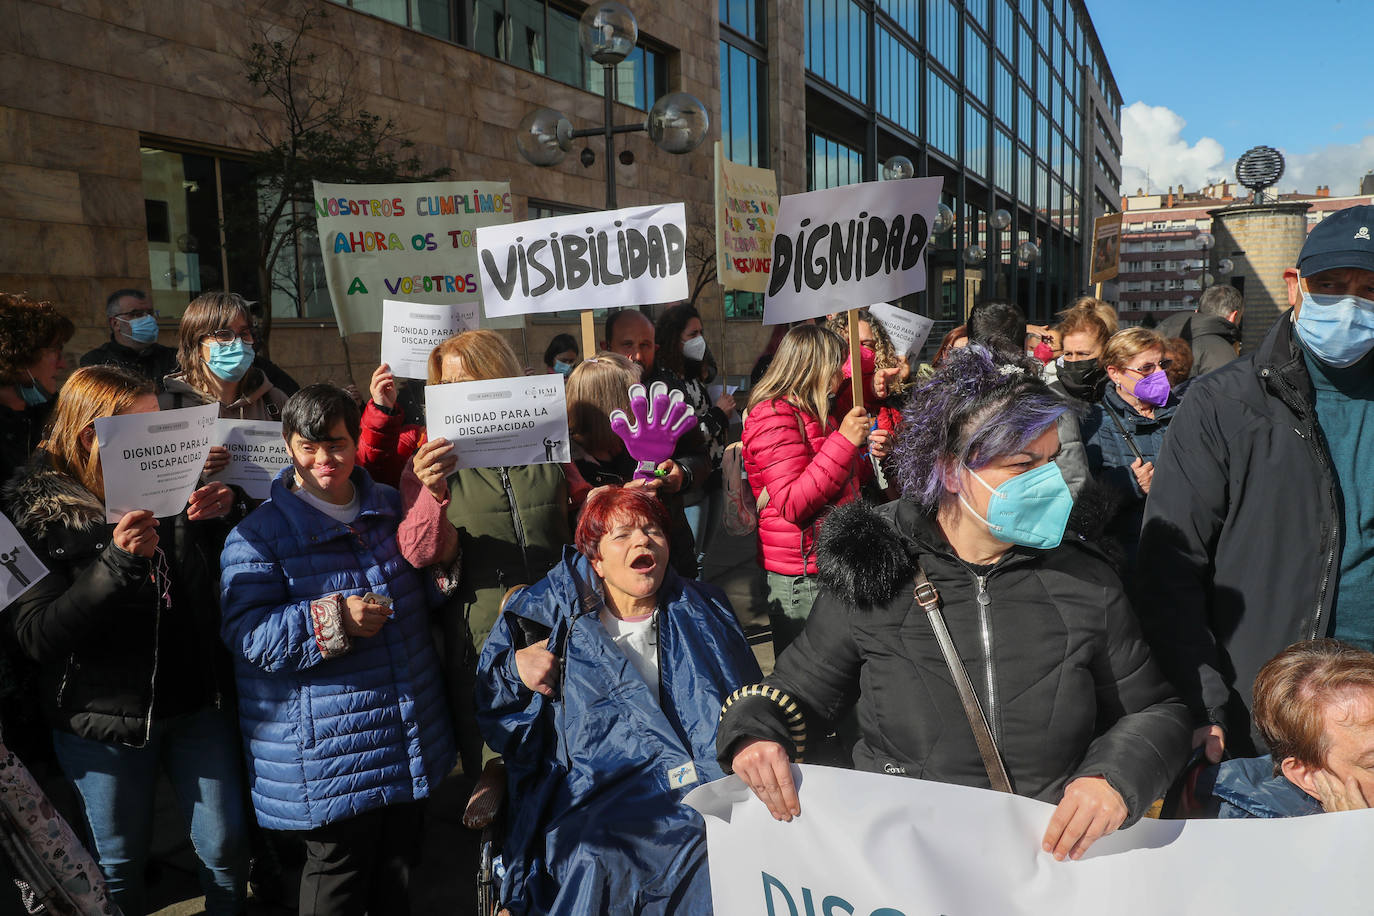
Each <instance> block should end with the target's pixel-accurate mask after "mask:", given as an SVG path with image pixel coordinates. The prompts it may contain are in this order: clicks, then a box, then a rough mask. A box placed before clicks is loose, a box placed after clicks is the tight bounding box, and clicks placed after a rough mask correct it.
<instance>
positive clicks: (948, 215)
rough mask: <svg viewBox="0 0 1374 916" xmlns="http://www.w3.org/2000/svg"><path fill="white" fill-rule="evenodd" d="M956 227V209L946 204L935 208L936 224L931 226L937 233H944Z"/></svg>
mask: <svg viewBox="0 0 1374 916" xmlns="http://www.w3.org/2000/svg"><path fill="white" fill-rule="evenodd" d="M953 228H954V211H953V210H951V209H950V208H949V207H948V206H946V205H945V204H940V206H938V207H936V208H935V224H934V225H932V226H931V227H930V229H931V231H932V232H933V233H935V234H936V235H943V234H944V233H946V232H948V231H949V230H951V229H953Z"/></svg>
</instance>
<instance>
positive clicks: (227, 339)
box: [202, 328, 254, 344]
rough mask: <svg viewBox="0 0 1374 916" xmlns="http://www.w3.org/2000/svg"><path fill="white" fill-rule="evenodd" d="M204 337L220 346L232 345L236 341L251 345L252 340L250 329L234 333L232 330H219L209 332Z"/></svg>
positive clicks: (251, 330)
mask: <svg viewBox="0 0 1374 916" xmlns="http://www.w3.org/2000/svg"><path fill="white" fill-rule="evenodd" d="M205 337H208V338H210V339H211V340H213V341H214V342H215V343H222V344H227V343H233V342H234V341H235V340H236V339H237V340H241V341H243V342H244V343H252V342H253V340H254V336H253V329H252V328H244V329H243V330H242V331H235V330H234V329H233V328H220V329H219V330H218V331H211V332H210V333H208V334H206V335H205ZM202 339H204V338H202Z"/></svg>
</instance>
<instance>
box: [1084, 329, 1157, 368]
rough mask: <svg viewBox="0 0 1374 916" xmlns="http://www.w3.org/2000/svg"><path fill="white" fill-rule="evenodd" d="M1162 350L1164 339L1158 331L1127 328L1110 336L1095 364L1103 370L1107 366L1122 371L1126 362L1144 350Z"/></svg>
mask: <svg viewBox="0 0 1374 916" xmlns="http://www.w3.org/2000/svg"><path fill="white" fill-rule="evenodd" d="M1164 349H1165V346H1164V337H1163V336H1162V335H1160V333H1159V332H1158V331H1152V330H1150V329H1149V328H1127V329H1126V330H1124V331H1117V332H1116V333H1115V334H1113V335H1112V337H1111V340H1108V341H1107V346H1106V348H1105V349H1104V350H1103V351H1102V358H1101V359H1099V360H1098V361H1097V364H1098V365H1099V366H1101V367H1102V368H1104V369H1105V368H1107V367H1108V366H1114V367H1115V368H1117V369H1124V368H1126V363H1127V362H1129V361H1130V360H1132V359H1134V358H1135V357H1137V356H1139V355H1140V354H1141V353H1144V352H1145V351H1146V350H1160V351H1161V352H1162V351H1163V350H1164Z"/></svg>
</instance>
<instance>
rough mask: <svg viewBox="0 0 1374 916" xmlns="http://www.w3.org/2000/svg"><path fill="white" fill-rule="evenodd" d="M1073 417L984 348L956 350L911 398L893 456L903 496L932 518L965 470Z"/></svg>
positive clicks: (1042, 387) (1039, 385)
mask: <svg viewBox="0 0 1374 916" xmlns="http://www.w3.org/2000/svg"><path fill="white" fill-rule="evenodd" d="M1069 410H1070V408H1069V405H1068V403H1067V402H1065V401H1064V400H1063V399H1062V398H1060V397H1059V396H1058V395H1056V394H1055V393H1054V392H1053V391H1051V390H1050V389H1049V387H1048V386H1047V385H1046V384H1045V383H1044V382H1043V381H1041V380H1040V379H1039V378H1038V377H1036V376H1035V375H1033V374H1030V373H1027V372H1026V371H1025V370H1024V369H1023V368H1022V367H1021V366H1019V365H1011V364H1008V363H1007V362H1005V361H1003V360H1001V359H1000V358H999V357H998V356H997V355H996V354H994V353H993V352H992V351H991V350H989V349H987V348H986V347H984V346H982V345H980V344H969V345H968V346H967V347H964V348H963V349H961V350H952V351H950V353H949V355H948V356H946V357H945V361H944V363H943V364H942V365H941V366H940V368H939V369H938V370H936V372H935V375H934V376H933V377H932V378H931V379H930V381H928V382H926V383H925V384H924V385H922V386H920V387H919V388H917V389H916V390H915V391H913V392H912V393H911V397H910V398H909V399H908V401H907V404H906V408H905V409H904V410H903V411H902V435H901V437H900V438H899V439H898V440H897V446H896V448H895V449H894V450H893V458H894V459H895V461H896V466H897V481H898V483H899V484H900V485H901V488H902V495H903V496H904V497H906V498H907V499H910V500H912V501H913V502H916V503H918V504H919V505H920V506H922V507H923V508H925V509H927V510H930V511H933V510H935V509H937V508H938V507H939V505H940V500H941V498H942V496H943V495H944V494H945V493H946V492H947V486H946V485H947V484H948V483H950V482H952V480H953V475H955V474H956V473H957V471H958V468H959V466H960V465H967V466H968V467H970V468H972V469H973V470H975V471H976V470H978V469H979V468H983V467H986V466H987V465H988V464H990V463H991V462H993V461H994V460H996V459H997V458H999V457H1001V456H1003V455H1010V454H1014V453H1015V452H1017V451H1020V450H1021V449H1023V448H1025V447H1026V445H1027V443H1029V442H1031V441H1032V440H1033V439H1035V437H1036V436H1039V435H1040V434H1041V433H1043V432H1044V431H1045V430H1046V428H1048V427H1049V426H1050V425H1051V424H1053V423H1054V422H1056V421H1057V420H1058V419H1059V418H1060V417H1061V416H1063V415H1064V414H1065V413H1067V412H1068V411H1069Z"/></svg>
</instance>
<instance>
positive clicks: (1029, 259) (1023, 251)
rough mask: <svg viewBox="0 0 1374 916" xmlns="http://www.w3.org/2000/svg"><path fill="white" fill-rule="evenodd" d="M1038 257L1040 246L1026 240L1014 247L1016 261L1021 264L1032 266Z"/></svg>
mask: <svg viewBox="0 0 1374 916" xmlns="http://www.w3.org/2000/svg"><path fill="white" fill-rule="evenodd" d="M1039 257H1040V246H1039V245H1037V244H1035V243H1034V242H1032V241H1031V240H1030V239H1026V240H1024V241H1023V242H1021V244H1019V245H1017V246H1016V260H1018V261H1020V262H1021V263H1022V264H1034V263H1035V262H1036V260H1037V259H1038V258H1039Z"/></svg>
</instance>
